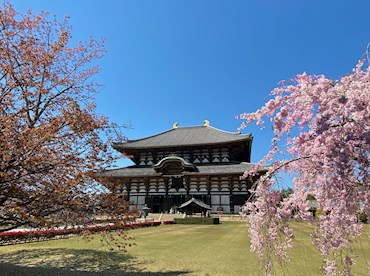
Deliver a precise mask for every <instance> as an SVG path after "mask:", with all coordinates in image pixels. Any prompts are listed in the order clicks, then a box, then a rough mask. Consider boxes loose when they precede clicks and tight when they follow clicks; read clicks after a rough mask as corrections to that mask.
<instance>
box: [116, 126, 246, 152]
mask: <svg viewBox="0 0 370 276" xmlns="http://www.w3.org/2000/svg"><path fill="white" fill-rule="evenodd" d="M247 140H252V136H251V135H250V134H240V133H238V132H226V131H222V130H219V129H217V128H214V127H211V126H192V127H179V128H174V129H171V130H168V131H165V132H162V133H160V134H157V135H154V136H150V137H147V138H143V139H138V140H128V141H127V142H125V143H116V144H114V146H113V147H114V148H115V149H117V150H119V149H123V150H124V149H146V148H163V147H176V146H179V145H181V146H198V145H212V144H222V143H230V142H238V141H247Z"/></svg>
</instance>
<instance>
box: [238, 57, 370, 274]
mask: <svg viewBox="0 0 370 276" xmlns="http://www.w3.org/2000/svg"><path fill="white" fill-rule="evenodd" d="M271 96H272V98H271V99H270V100H269V101H268V102H267V103H266V104H265V105H264V106H263V107H262V108H260V109H259V110H257V111H256V112H254V113H245V114H241V115H239V116H238V118H239V119H242V120H243V123H242V125H241V129H243V128H245V127H246V126H247V125H248V124H251V123H252V122H256V123H257V125H263V124H264V120H266V118H267V119H269V120H270V121H271V123H272V127H273V131H274V137H273V139H272V147H271V150H270V151H269V152H268V154H267V155H266V156H265V157H264V158H263V159H262V160H261V161H260V162H258V163H257V164H256V166H255V167H254V170H253V171H251V172H246V173H245V174H244V177H251V176H253V175H255V174H256V173H257V171H258V169H259V168H260V167H261V166H262V165H263V164H265V163H271V165H270V166H269V167H268V171H267V173H266V174H264V175H263V176H261V177H260V178H259V180H258V182H257V183H255V186H254V188H253V189H252V196H253V200H252V201H251V202H250V203H248V204H247V205H246V206H245V208H246V210H247V211H248V212H249V213H250V215H249V219H248V223H249V232H250V235H251V243H252V244H251V250H252V251H254V252H256V253H257V255H258V257H259V258H260V260H261V261H262V263H263V265H264V266H263V267H265V273H266V274H267V275H269V274H272V271H273V270H272V269H273V264H274V263H275V261H283V260H285V259H287V252H288V249H289V248H291V247H292V246H293V231H292V228H290V227H289V224H288V223H289V219H290V218H291V217H295V218H300V219H303V220H306V221H310V222H312V223H314V225H315V231H314V233H312V241H313V243H314V245H315V246H317V247H318V249H319V250H320V252H321V254H322V255H323V272H324V273H325V274H326V275H337V273H339V274H343V275H349V274H350V270H351V265H352V263H353V256H352V255H351V247H352V244H353V241H354V240H355V239H356V238H357V237H358V236H359V235H360V234H361V233H362V230H363V227H364V225H362V224H361V223H359V222H358V219H357V218H358V214H359V213H360V212H363V213H365V214H367V216H368V217H370V182H369V171H370V170H369V163H370V161H369V157H370V104H369V103H370V69H369V58H368V55H366V56H365V57H364V58H362V59H361V60H360V61H359V62H358V64H357V65H356V67H355V68H354V69H353V71H352V72H351V73H350V74H348V75H346V76H344V77H342V78H341V79H339V80H332V79H330V78H328V77H326V76H324V75H307V74H306V73H303V74H301V75H297V76H296V77H294V79H292V80H290V81H289V82H282V83H280V84H279V87H277V88H275V89H274V90H273V91H272V92H271ZM281 154H282V155H281ZM279 156H289V158H288V159H287V158H286V159H284V160H282V159H281V158H279ZM283 170H286V171H291V172H294V175H295V177H294V179H293V185H294V192H293V193H292V194H291V195H290V196H289V197H288V198H285V199H284V200H283V201H281V200H280V195H279V193H278V192H277V191H275V190H274V189H273V185H274V184H275V181H274V177H273V176H274V175H275V174H276V173H277V172H279V171H283ZM309 195H310V196H314V197H315V198H316V200H317V206H318V208H319V209H320V210H322V215H320V216H319V217H318V218H317V219H315V220H314V219H313V217H312V213H310V212H309V207H310V206H309V205H308V201H307V197H308V196H309ZM366 238H369V237H366ZM369 264H370V262H369Z"/></svg>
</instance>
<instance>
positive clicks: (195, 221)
mask: <svg viewBox="0 0 370 276" xmlns="http://www.w3.org/2000/svg"><path fill="white" fill-rule="evenodd" d="M175 223H177V224H219V223H220V219H219V218H175Z"/></svg>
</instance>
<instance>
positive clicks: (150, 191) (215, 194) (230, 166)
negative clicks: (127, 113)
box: [104, 120, 253, 213]
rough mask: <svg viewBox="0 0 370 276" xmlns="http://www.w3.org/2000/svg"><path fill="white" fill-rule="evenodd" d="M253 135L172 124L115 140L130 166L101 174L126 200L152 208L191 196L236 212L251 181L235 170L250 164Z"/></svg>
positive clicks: (165, 206)
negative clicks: (162, 129) (147, 133)
mask: <svg viewBox="0 0 370 276" xmlns="http://www.w3.org/2000/svg"><path fill="white" fill-rule="evenodd" d="M252 140H253V137H252V135H250V134H240V133H238V132H235V133H232V132H226V131H222V130H219V129H217V128H214V127H211V126H210V125H209V122H208V121H207V120H205V121H204V125H201V126H190V127H179V126H178V124H177V123H175V124H174V125H173V128H172V129H170V130H168V131H165V132H162V133H159V134H157V135H154V136H150V137H147V138H143V139H138V140H128V141H127V142H125V143H116V144H114V145H113V147H114V149H116V150H118V151H120V152H121V153H123V154H124V155H125V156H128V157H129V158H130V159H131V160H132V161H133V162H134V163H135V164H134V165H132V166H128V167H124V168H118V169H112V170H107V171H105V172H104V176H106V177H109V178H110V179H112V180H113V181H114V183H115V186H114V189H115V192H116V193H118V194H122V195H123V196H125V197H126V198H127V199H128V200H129V201H130V208H138V209H141V208H142V207H143V206H144V205H145V204H146V205H147V206H148V207H149V208H150V209H151V212H153V213H159V212H169V211H170V210H171V208H175V207H178V206H180V205H181V204H183V203H184V202H186V201H188V200H189V199H191V198H195V199H197V200H199V201H202V202H204V203H205V204H207V205H209V206H210V207H211V208H212V210H211V211H212V212H224V213H238V212H239V210H240V207H241V206H242V205H243V204H244V203H245V202H246V201H247V200H248V196H249V192H248V190H249V189H250V188H251V185H252V183H251V182H250V181H248V180H245V179H241V178H240V176H241V175H242V174H243V173H244V172H245V171H248V170H250V169H251V167H252V164H251V163H250V156H251V148H252Z"/></svg>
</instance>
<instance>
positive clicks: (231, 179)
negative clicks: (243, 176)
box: [228, 175, 234, 213]
mask: <svg viewBox="0 0 370 276" xmlns="http://www.w3.org/2000/svg"><path fill="white" fill-rule="evenodd" d="M228 181H229V190H230V213H234V197H233V176H232V175H229V176H228Z"/></svg>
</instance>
